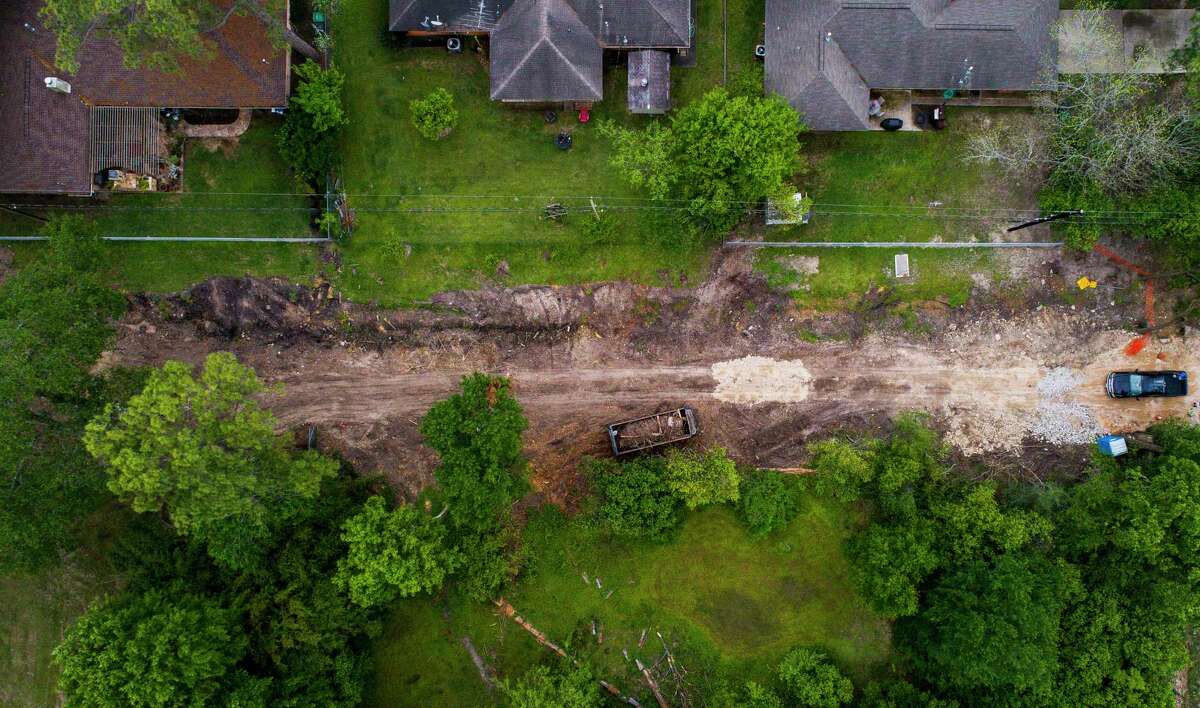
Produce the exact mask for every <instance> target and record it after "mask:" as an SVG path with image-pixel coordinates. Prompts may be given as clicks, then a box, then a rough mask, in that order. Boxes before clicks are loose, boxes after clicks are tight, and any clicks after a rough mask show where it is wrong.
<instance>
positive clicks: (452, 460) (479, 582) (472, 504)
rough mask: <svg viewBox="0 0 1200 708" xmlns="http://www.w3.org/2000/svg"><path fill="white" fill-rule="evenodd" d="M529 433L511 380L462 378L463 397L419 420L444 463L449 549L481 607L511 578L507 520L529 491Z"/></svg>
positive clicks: (441, 484) (441, 483) (441, 489)
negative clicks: (525, 436) (524, 437)
mask: <svg viewBox="0 0 1200 708" xmlns="http://www.w3.org/2000/svg"><path fill="white" fill-rule="evenodd" d="M527 426H528V422H527V421H526V420H525V415H524V414H523V413H522V412H521V406H520V404H518V403H517V400H516V399H515V398H514V397H513V395H512V390H511V387H510V384H509V381H508V379H506V378H504V377H501V376H488V375H487V374H481V373H476V374H472V375H470V376H464V377H463V380H462V384H461V387H460V392H459V393H456V394H454V395H453V396H450V397H449V398H447V399H446V400H444V401H441V402H439V403H437V404H435V405H434V406H433V407H432V408H430V409H429V412H428V413H426V414H425V417H424V418H422V419H421V425H420V430H421V435H423V436H424V437H425V442H426V443H427V444H428V445H429V446H430V447H432V448H433V449H434V450H436V451H437V453H438V456H439V457H440V458H441V461H440V462H439V464H438V466H437V468H435V469H434V472H433V475H434V477H435V478H436V479H437V483H438V489H437V494H436V497H437V498H438V499H439V500H441V501H442V502H443V503H444V504H445V505H446V510H445V511H446V517H445V518H446V521H447V522H448V524H449V526H450V529H451V533H450V534H449V544H450V546H451V547H452V548H454V549H456V550H457V552H458V554H459V556H460V557H461V559H462V562H461V564H460V566H459V579H460V580H461V581H462V587H463V589H464V590H465V591H466V592H467V594H469V595H471V596H473V597H476V598H478V599H481V600H482V599H489V598H491V597H492V596H493V594H494V593H495V591H496V590H497V589H498V588H499V587H500V584H501V583H503V582H504V580H505V579H506V578H507V577H508V576H509V575H510V574H511V573H512V572H514V566H513V557H512V553H511V552H510V551H511V547H512V545H513V544H512V543H510V541H511V537H510V534H511V533H512V531H511V529H510V527H509V526H508V516H509V509H510V507H511V506H512V504H513V502H515V501H516V500H517V499H518V498H520V496H521V495H522V494H523V493H524V491H525V489H526V486H527V484H528V483H527V481H526V478H525V475H526V469H527V466H526V463H525V460H524V458H522V456H521V433H522V432H524V430H525V428H526V427H527ZM439 513H440V512H439Z"/></svg>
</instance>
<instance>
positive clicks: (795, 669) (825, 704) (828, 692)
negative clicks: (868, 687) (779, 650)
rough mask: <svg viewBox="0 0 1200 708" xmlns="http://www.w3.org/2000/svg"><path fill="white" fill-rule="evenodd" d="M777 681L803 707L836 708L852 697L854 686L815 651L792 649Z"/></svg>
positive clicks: (786, 657) (827, 659)
mask: <svg viewBox="0 0 1200 708" xmlns="http://www.w3.org/2000/svg"><path fill="white" fill-rule="evenodd" d="M779 682H780V683H782V684H783V686H784V689H785V691H786V693H787V694H788V696H790V697H791V698H792V699H793V700H794V701H795V702H796V703H798V704H799V705H802V706H812V707H813V708H837V707H838V706H840V705H842V704H845V703H849V702H850V701H851V699H853V698H854V684H852V683H850V679H848V678H846V677H845V676H843V675H842V672H841V671H838V668H837V667H836V666H834V665H833V664H832V663H830V661H829V657H827V656H826V655H825V652H823V651H820V650H817V649H793V650H792V651H790V652H788V654H787V656H785V657H783V661H781V662H780V663H779Z"/></svg>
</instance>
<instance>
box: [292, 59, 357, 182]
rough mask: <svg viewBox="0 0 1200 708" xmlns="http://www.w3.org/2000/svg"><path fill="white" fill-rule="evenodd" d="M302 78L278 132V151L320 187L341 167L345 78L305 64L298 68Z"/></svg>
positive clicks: (297, 170) (297, 70) (317, 65)
mask: <svg viewBox="0 0 1200 708" xmlns="http://www.w3.org/2000/svg"><path fill="white" fill-rule="evenodd" d="M295 74H296V76H297V78H299V79H300V82H299V84H298V85H297V86H296V90H295V92H294V93H293V94H292V97H291V99H290V104H289V105H290V110H289V111H288V114H287V118H286V119H285V121H284V124H283V127H281V128H280V129H279V152H280V154H281V155H283V158H284V159H285V160H287V162H288V164H289V165H291V167H292V170H293V171H294V172H295V173H296V175H297V176H299V177H300V178H301V179H304V180H307V181H308V182H309V183H311V184H314V185H315V184H319V183H321V182H322V180H323V179H324V178H325V175H326V173H328V172H329V171H330V170H332V169H333V168H334V167H335V166H337V164H338V160H339V147H338V140H339V137H340V135H341V130H342V128H343V127H344V126H345V125H346V123H347V122H349V119H348V118H347V117H346V112H345V109H344V108H343V107H342V87H343V85H344V84H345V81H346V79H345V76H344V75H343V74H342V72H341V71H339V70H338V69H336V68H333V67H331V68H329V69H322V68H321V65H320V64H318V63H316V62H313V61H306V62H304V63H303V64H300V65H299V66H297V67H296V68H295Z"/></svg>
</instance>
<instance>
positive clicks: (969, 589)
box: [897, 553, 1081, 699]
mask: <svg viewBox="0 0 1200 708" xmlns="http://www.w3.org/2000/svg"><path fill="white" fill-rule="evenodd" d="M1080 590H1081V588H1080V584H1079V576H1078V571H1077V570H1076V569H1075V568H1074V567H1072V566H1070V565H1068V564H1066V563H1063V562H1061V561H1054V560H1049V559H1047V558H1044V557H1042V556H1039V555H1036V554H1032V553H1009V554H1005V555H1003V556H1000V557H999V558H997V559H996V560H995V561H994V562H990V563H989V562H987V561H984V560H976V561H971V562H969V563H965V564H963V565H961V566H959V567H957V568H956V569H954V570H953V571H951V572H950V573H949V574H947V575H946V576H945V577H944V578H943V579H942V580H941V581H940V582H938V584H937V585H936V586H934V587H933V588H932V589H931V590H930V591H929V594H928V596H927V598H926V599H925V604H926V606H925V607H924V608H922V611H921V612H920V613H919V614H918V615H916V616H915V617H912V618H908V619H906V620H904V621H902V622H901V623H900V625H899V627H898V628H897V632H898V633H899V634H901V635H902V645H903V646H904V648H905V649H904V650H905V651H906V652H907V653H908V654H909V655H910V656H911V657H912V659H913V662H914V664H915V665H916V667H917V671H918V673H919V674H920V675H921V676H922V677H924V678H925V679H926V680H927V681H932V682H935V683H939V684H941V685H942V686H944V687H946V688H947V689H949V690H950V691H952V693H953V694H954V695H957V696H959V697H962V698H970V697H972V696H975V697H991V698H993V699H998V698H1000V697H1001V696H1008V695H1012V694H1014V693H1017V694H1026V695H1032V696H1036V695H1039V694H1045V693H1047V692H1049V691H1050V689H1051V688H1052V684H1053V681H1054V677H1055V673H1056V668H1057V663H1058V644H1059V633H1060V623H1061V619H1062V614H1063V611H1064V609H1065V608H1066V607H1067V604H1068V602H1069V601H1071V600H1072V599H1073V598H1074V597H1076V596H1077V595H1078V594H1079V593H1080Z"/></svg>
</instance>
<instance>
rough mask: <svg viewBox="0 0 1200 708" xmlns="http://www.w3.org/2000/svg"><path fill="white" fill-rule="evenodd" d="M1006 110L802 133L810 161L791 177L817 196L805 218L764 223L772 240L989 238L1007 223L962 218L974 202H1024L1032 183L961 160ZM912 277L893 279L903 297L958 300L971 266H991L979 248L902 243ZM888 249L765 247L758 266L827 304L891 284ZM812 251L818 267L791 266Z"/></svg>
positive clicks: (992, 205) (1002, 205)
mask: <svg viewBox="0 0 1200 708" xmlns="http://www.w3.org/2000/svg"><path fill="white" fill-rule="evenodd" d="M1011 113H1012V112H1011V109H981V108H965V109H957V110H955V109H951V110H950V112H949V122H950V126H951V127H950V129H948V130H945V131H936V132H935V131H919V132H900V133H885V132H881V131H871V132H851V133H825V134H812V135H806V136H804V137H803V138H802V141H801V142H802V145H803V147H802V148H801V151H802V152H803V154H804V155H805V157H806V160H807V162H808V165H809V169H808V171H807V172H806V173H805V174H803V175H801V176H800V177H799V178H798V180H797V184H798V185H800V187H801V188H802V189H803V190H804V191H805V192H806V193H807V194H808V195H809V196H810V197H812V199H813V200H814V201H815V202H816V205H817V206H816V208H815V211H814V214H813V218H812V221H811V223H809V224H807V225H804V226H789V227H771V228H769V229H766V230H765V231H763V230H762V229H759V232H760V233H763V235H764V237H765V238H766V239H767V240H771V241H972V240H977V241H988V240H991V237H992V235H993V234H995V233H997V232H998V231H999V230H1001V229H1003V227H1005V226H1007V225H1008V222H1007V221H1005V220H1001V219H987V220H978V219H974V218H964V217H968V216H970V215H971V214H973V213H977V210H990V211H994V210H995V209H1026V208H1030V207H1032V206H1034V202H1033V193H1032V191H1031V190H1027V189H1021V188H1019V187H1014V186H1013V185H1011V184H1009V183H1008V181H1007V180H1005V179H1004V178H1003V177H1002V176H1001V175H999V174H995V173H993V172H991V171H990V170H989V169H988V168H985V167H982V166H979V165H970V164H966V163H964V162H963V160H962V154H963V149H964V143H965V141H966V139H967V136H968V135H969V134H970V132H971V131H972V130H973V129H974V128H975V127H976V126H977V125H978V124H979V123H980V122H981V121H986V120H1004V119H1005V118H1006V115H1008V114H1011ZM906 252H907V253H908V254H909V259H910V263H911V268H912V276H911V277H910V278H909V279H907V280H906V281H905V282H903V284H899V285H898V294H899V295H900V296H901V298H902V299H905V300H931V299H942V300H944V301H946V302H948V303H950V304H954V305H958V304H962V303H963V302H965V301H966V299H967V296H968V294H969V293H970V288H971V284H972V280H971V274H972V273H985V274H990V273H991V271H992V270H993V269H994V264H993V257H992V256H991V254H990V253H989V252H985V251H947V250H932V249H926V250H922V249H908V250H907V251H906ZM896 253H897V250H895V249H837V250H833V249H787V250H780V249H764V250H762V251H761V252H760V253H759V257H758V266H759V269H760V270H762V271H764V272H766V273H767V275H768V278H769V279H770V280H771V282H772V283H773V284H774V285H776V286H779V287H784V288H788V289H791V290H792V291H793V293H794V295H795V297H796V299H797V301H799V302H801V303H804V304H807V305H811V306H815V307H826V306H836V305H837V304H839V302H841V301H843V300H844V299H845V298H847V297H850V296H854V295H857V294H861V293H862V292H864V291H865V290H866V289H867V288H868V287H870V286H871V285H884V284H888V283H893V284H894V283H896V282H897V281H895V279H893V278H892V277H891V276H892V268H893V256H894V255H895V254H896ZM812 256H816V257H819V258H820V265H819V272H818V273H816V274H806V273H803V272H800V271H799V270H797V269H796V268H795V267H793V266H792V264H795V263H800V262H803V260H802V259H803V258H805V257H812Z"/></svg>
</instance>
